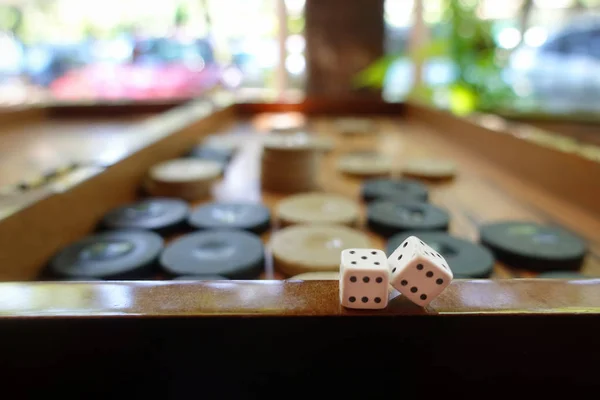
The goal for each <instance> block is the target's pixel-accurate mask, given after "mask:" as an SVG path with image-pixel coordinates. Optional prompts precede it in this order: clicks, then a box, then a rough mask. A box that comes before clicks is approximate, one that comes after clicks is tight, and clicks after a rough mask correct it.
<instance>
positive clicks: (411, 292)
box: [388, 236, 453, 307]
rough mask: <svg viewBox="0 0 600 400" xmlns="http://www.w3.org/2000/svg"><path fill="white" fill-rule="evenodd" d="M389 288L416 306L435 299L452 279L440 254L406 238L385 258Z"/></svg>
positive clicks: (411, 237) (421, 242) (414, 238)
mask: <svg viewBox="0 0 600 400" xmlns="http://www.w3.org/2000/svg"><path fill="white" fill-rule="evenodd" d="M388 264H389V268H390V284H391V285H392V286H393V287H394V288H395V289H396V290H398V291H399V292H400V293H401V294H403V295H404V296H406V297H407V298H408V299H409V300H411V301H412V302H413V303H415V304H418V305H419V306H422V307H424V306H426V305H428V304H429V303H430V302H431V301H432V300H433V299H435V298H436V297H437V296H439V295H440V294H441V293H442V292H443V291H444V289H445V288H446V287H447V286H448V285H449V284H450V282H451V281H452V278H453V274H452V271H451V270H450V267H449V266H448V263H447V262H446V260H445V259H444V257H442V255H441V254H439V253H438V252H436V251H435V250H433V249H432V248H431V247H430V246H428V245H427V244H425V243H424V242H423V241H421V240H420V239H419V238H417V237H415V236H410V237H409V238H407V239H406V240H405V241H404V242H402V244H400V246H398V248H397V249H396V250H395V251H394V252H393V253H392V254H391V255H390V257H389V258H388Z"/></svg>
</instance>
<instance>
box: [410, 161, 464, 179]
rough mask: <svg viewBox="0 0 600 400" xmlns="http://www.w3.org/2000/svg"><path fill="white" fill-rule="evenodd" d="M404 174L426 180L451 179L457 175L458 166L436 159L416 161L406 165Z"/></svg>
mask: <svg viewBox="0 0 600 400" xmlns="http://www.w3.org/2000/svg"><path fill="white" fill-rule="evenodd" d="M402 174H404V175H406V176H414V177H417V178H425V179H449V178H452V177H454V175H455V174H456V164H454V162H452V161H450V160H441V159H435V158H422V159H414V160H409V161H407V162H406V164H404V166H403V168H402Z"/></svg>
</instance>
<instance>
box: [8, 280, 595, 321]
mask: <svg viewBox="0 0 600 400" xmlns="http://www.w3.org/2000/svg"><path fill="white" fill-rule="evenodd" d="M337 288H338V282H337V281H305V282H301V281H275V280H270V281H213V282H208V281H207V282H188V281H171V282H164V281H163V282H151V281H146V282H57V283H54V282H53V283H48V282H34V283H0V293H2V296H1V297H0V299H3V301H2V302H0V320H1V319H2V318H36V317H47V318H65V317H99V316H102V317H117V318H124V317H136V318H151V317H168V316H171V317H173V316H196V317H214V316H229V317H235V316H263V317H278V316H304V317H307V316H359V317H360V316H363V317H366V316H400V317H401V316H412V315H429V316H443V315H470V314H479V315H493V314H513V315H531V316H536V315H537V316H539V315H552V314H554V315H559V314H567V313H574V314H587V315H600V290H598V289H599V288H600V279H591V280H579V281H578V280H571V281H568V280H557V279H535V280H534V279H497V280H462V279H457V280H454V281H453V282H452V284H451V285H450V286H448V288H447V289H446V290H444V292H443V293H442V295H440V297H438V298H436V299H435V300H434V301H433V302H431V303H430V304H429V305H428V306H427V307H426V308H421V307H418V306H416V305H414V304H413V303H411V302H410V301H409V300H407V299H406V298H404V297H403V296H401V295H399V294H398V292H395V293H394V294H393V295H392V298H391V299H390V303H389V304H388V307H387V308H385V309H383V310H350V309H346V308H344V307H342V306H341V305H340V304H339V298H338V293H337ZM549 293H551V294H552V295H551V296H550V295H548V294H549ZM58 310H60V312H57V311H58Z"/></svg>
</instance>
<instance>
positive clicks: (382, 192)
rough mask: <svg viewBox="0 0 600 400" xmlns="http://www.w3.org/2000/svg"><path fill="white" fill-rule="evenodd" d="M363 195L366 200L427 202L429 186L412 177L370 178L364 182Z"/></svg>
mask: <svg viewBox="0 0 600 400" xmlns="http://www.w3.org/2000/svg"><path fill="white" fill-rule="evenodd" d="M361 195H362V198H363V200H364V201H366V202H370V201H373V200H380V199H381V200H386V199H388V200H398V201H404V202H406V201H411V200H413V201H421V202H427V200H428V199H429V190H428V189H427V186H425V185H424V184H423V183H421V182H419V181H415V180H412V179H369V180H367V181H365V182H363V184H362V187H361Z"/></svg>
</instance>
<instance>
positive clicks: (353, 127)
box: [335, 117, 378, 135]
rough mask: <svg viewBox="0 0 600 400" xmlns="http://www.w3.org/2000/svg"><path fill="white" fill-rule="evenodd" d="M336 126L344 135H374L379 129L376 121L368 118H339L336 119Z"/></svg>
mask: <svg viewBox="0 0 600 400" xmlns="http://www.w3.org/2000/svg"><path fill="white" fill-rule="evenodd" d="M335 127H336V129H337V131H338V132H339V133H341V134H343V135H372V134H375V133H377V131H378V127H377V124H376V123H375V121H373V120H372V119H368V118H356V117H345V118H339V119H337V120H336V121H335Z"/></svg>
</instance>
